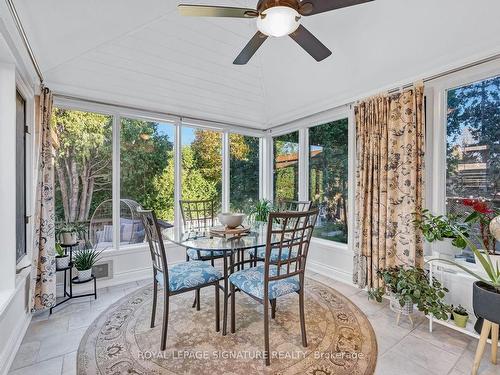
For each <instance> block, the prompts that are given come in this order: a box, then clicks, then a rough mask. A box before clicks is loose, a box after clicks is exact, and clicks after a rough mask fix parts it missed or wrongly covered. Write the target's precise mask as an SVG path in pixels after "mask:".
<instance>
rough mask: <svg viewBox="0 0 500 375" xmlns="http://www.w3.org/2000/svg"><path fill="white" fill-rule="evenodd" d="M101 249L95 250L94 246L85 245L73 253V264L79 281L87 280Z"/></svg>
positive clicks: (90, 275)
mask: <svg viewBox="0 0 500 375" xmlns="http://www.w3.org/2000/svg"><path fill="white" fill-rule="evenodd" d="M103 251H104V249H102V250H97V248H95V247H94V248H93V247H91V246H86V247H84V248H83V249H80V250H78V251H77V252H76V253H75V255H74V256H73V264H74V266H75V268H76V270H77V271H78V279H79V280H80V281H87V280H89V279H90V278H91V277H92V267H93V266H94V265H95V264H96V263H97V262H98V261H99V259H100V258H101V253H102V252H103Z"/></svg>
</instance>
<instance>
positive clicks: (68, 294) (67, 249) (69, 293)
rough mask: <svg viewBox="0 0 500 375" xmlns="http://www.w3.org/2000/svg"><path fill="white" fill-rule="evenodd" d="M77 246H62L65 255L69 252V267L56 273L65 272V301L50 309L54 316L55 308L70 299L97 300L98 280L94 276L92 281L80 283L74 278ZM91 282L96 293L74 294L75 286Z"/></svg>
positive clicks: (91, 278) (57, 270)
mask: <svg viewBox="0 0 500 375" xmlns="http://www.w3.org/2000/svg"><path fill="white" fill-rule="evenodd" d="M77 246H78V244H77V243H75V244H71V245H63V244H61V247H62V248H63V249H64V252H65V254H66V255H67V254H68V252H69V265H68V267H64V268H58V269H56V272H64V290H63V297H62V298H63V299H62V300H61V301H59V302H58V303H56V304H55V305H54V306H52V307H51V308H50V314H52V310H53V309H54V308H56V307H57V306H60V305H62V304H63V303H65V302H68V301H69V300H70V299H73V298H81V297H89V296H94V299H97V280H96V278H95V276H94V275H92V276H91V277H90V279H88V280H85V281H80V280H79V279H78V276H75V277H73V249H76V247H77ZM68 272H69V283H68V276H67V273H68ZM90 281H94V292H93V293H85V294H73V284H75V285H76V284H85V283H88V282H90ZM68 284H69V291H68V288H67V287H68Z"/></svg>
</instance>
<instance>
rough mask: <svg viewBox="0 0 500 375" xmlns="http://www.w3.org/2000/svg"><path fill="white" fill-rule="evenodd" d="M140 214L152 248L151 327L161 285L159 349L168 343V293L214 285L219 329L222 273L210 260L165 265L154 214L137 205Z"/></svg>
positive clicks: (159, 232)
mask: <svg viewBox="0 0 500 375" xmlns="http://www.w3.org/2000/svg"><path fill="white" fill-rule="evenodd" d="M137 212H138V214H139V215H140V217H141V219H142V222H143V225H144V231H145V234H146V239H147V241H148V244H149V249H150V251H151V261H152V264H153V308H152V311H151V328H153V327H154V325H155V317H156V305H157V301H158V285H159V286H160V287H162V288H163V323H162V324H163V325H162V331H161V350H165V347H166V343H167V328H168V313H169V302H170V297H172V296H174V295H177V294H181V293H185V292H189V291H192V290H197V291H199V290H200V289H201V288H204V287H207V286H210V285H212V286H214V287H215V330H216V331H217V332H219V330H220V321H219V318H220V308H219V280H221V279H222V274H221V272H220V271H219V270H217V269H216V268H214V267H213V266H211V265H210V264H208V263H206V262H202V261H198V260H195V261H190V262H183V263H179V264H176V265H174V266H172V267H170V268H168V263H167V256H166V253H165V245H164V243H163V239H162V236H161V230H160V226H159V225H158V221H157V219H156V215H155V213H154V212H153V211H151V210H142V209H137Z"/></svg>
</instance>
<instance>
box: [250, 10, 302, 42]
mask: <svg viewBox="0 0 500 375" xmlns="http://www.w3.org/2000/svg"><path fill="white" fill-rule="evenodd" d="M299 26H300V14H299V13H298V12H297V11H296V10H295V9H293V8H290V7H287V6H275V7H272V8H269V9H266V10H265V11H263V12H262V14H261V15H260V16H259V17H257V28H258V29H259V31H260V32H261V33H263V34H265V35H267V36H274V37H276V38H279V37H282V36H285V35H289V34H291V33H293V32H294V31H295V30H297V28H298V27H299Z"/></svg>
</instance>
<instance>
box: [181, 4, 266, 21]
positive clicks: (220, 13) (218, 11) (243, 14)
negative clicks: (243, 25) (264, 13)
mask: <svg viewBox="0 0 500 375" xmlns="http://www.w3.org/2000/svg"><path fill="white" fill-rule="evenodd" d="M177 9H179V12H180V14H181V16H192V17H233V18H255V17H257V16H258V15H259V12H257V11H256V10H255V9H250V8H233V7H219V6H211V5H190V4H180V5H179V6H178V7H177Z"/></svg>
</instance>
